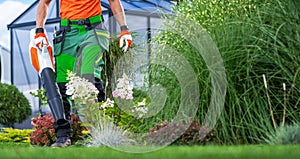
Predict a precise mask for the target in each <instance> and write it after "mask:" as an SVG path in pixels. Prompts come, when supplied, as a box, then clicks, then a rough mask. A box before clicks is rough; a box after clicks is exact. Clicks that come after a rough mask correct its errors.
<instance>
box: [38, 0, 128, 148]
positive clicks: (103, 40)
mask: <svg viewBox="0 0 300 159" xmlns="http://www.w3.org/2000/svg"><path fill="white" fill-rule="evenodd" d="M108 1H109V4H110V7H111V10H112V12H113V14H114V17H115V18H116V20H117V22H118V23H119V25H120V29H121V33H120V37H119V46H120V47H121V48H122V49H123V51H126V50H127V49H128V48H129V47H130V46H131V42H132V37H131V35H130V32H129V31H128V27H127V24H126V21H125V14H124V9H123V6H122V4H121V2H120V0H108ZM50 2H51V0H40V2H39V5H38V8H37V13H36V14H37V16H36V29H35V36H34V43H35V45H36V47H37V48H38V49H42V47H43V46H45V45H48V44H49V43H48V39H47V36H46V34H45V29H44V25H45V19H46V17H47V13H48V7H49V4H50ZM60 17H61V22H60V29H59V30H58V31H56V33H55V34H54V39H53V44H54V57H55V70H56V82H57V85H58V87H59V92H60V94H61V97H62V102H61V103H63V104H59V103H58V104H53V103H52V104H50V103H49V101H48V103H49V106H50V108H51V110H52V113H53V114H55V115H54V118H55V117H56V118H58V119H55V123H54V128H55V132H56V137H57V141H56V143H54V144H53V145H51V146H52V147H66V146H69V145H71V140H70V137H71V134H72V129H71V125H70V122H69V121H70V111H71V106H70V103H69V101H68V97H67V95H66V83H67V82H68V80H67V70H73V71H74V72H75V73H77V74H79V75H81V76H82V77H83V78H86V79H88V80H89V81H90V82H93V83H94V84H95V86H96V87H97V88H98V90H99V92H100V93H99V94H98V100H99V101H103V100H104V98H105V94H104V91H103V90H104V88H103V84H102V81H101V76H100V75H101V70H102V67H103V65H104V62H103V59H102V54H103V51H104V50H108V47H109V33H108V32H107V31H106V30H105V28H104V25H103V16H102V8H101V4H100V0H61V1H60ZM46 91H47V90H46ZM62 105H63V106H62ZM61 107H63V108H61Z"/></svg>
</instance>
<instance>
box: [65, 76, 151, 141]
mask: <svg viewBox="0 0 300 159" xmlns="http://www.w3.org/2000/svg"><path fill="white" fill-rule="evenodd" d="M68 80H69V82H68V83H67V85H66V86H67V92H66V93H67V94H68V95H70V96H71V97H72V99H73V100H74V103H75V105H76V107H77V108H78V112H79V115H80V117H81V120H83V122H84V124H85V125H86V126H87V127H88V129H89V131H90V134H91V136H92V140H89V141H88V142H87V143H88V145H89V146H99V145H102V144H104V145H107V146H120V145H123V146H124V145H128V143H132V141H131V140H130V139H129V138H128V137H127V136H126V130H124V129H123V128H126V126H124V124H128V123H129V120H134V119H141V118H143V116H144V115H145V114H147V112H148V108H147V100H146V98H143V100H142V101H137V102H133V99H134V97H133V87H132V86H131V85H130V82H129V78H128V76H127V75H126V74H123V76H122V77H121V78H119V79H118V80H117V81H118V83H117V87H116V88H115V90H114V91H113V94H112V95H113V97H114V100H112V99H110V98H107V99H106V100H105V102H97V94H98V90H97V88H96V87H95V86H94V85H93V84H92V83H90V82H89V81H87V80H86V79H83V78H81V77H79V76H76V75H75V74H74V73H72V72H71V71H68ZM115 100H118V101H119V102H120V101H127V102H126V103H128V104H131V105H129V106H128V108H130V111H129V113H130V114H122V117H123V118H119V119H121V120H122V119H125V120H124V121H120V120H119V121H118V122H116V117H114V116H113V115H114V114H115V112H117V111H122V110H121V109H120V108H119V107H118V106H117V104H118V103H116V102H115ZM128 101H129V102H128ZM122 113H124V111H122ZM127 113H128V112H127ZM119 115H120V113H119ZM124 116H126V117H125V118H124ZM121 123H122V124H121ZM129 127H130V126H129ZM129 127H127V128H129Z"/></svg>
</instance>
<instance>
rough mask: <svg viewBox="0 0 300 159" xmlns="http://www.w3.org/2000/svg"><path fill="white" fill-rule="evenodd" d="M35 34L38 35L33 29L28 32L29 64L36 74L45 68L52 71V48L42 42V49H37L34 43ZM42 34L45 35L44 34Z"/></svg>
mask: <svg viewBox="0 0 300 159" xmlns="http://www.w3.org/2000/svg"><path fill="white" fill-rule="evenodd" d="M37 34H40V33H36V30H35V29H32V30H31V31H30V43H29V57H30V61H31V64H32V65H33V67H34V68H35V70H36V71H37V72H38V73H41V71H42V70H43V69H44V68H47V67H49V68H52V69H53V70H54V61H53V56H52V47H51V45H49V44H48V45H45V44H44V42H43V47H41V49H39V48H38V46H37V45H36V43H35V42H36V36H37ZM43 34H44V35H46V34H45V33H43ZM45 37H46V36H45ZM46 40H47V38H46Z"/></svg>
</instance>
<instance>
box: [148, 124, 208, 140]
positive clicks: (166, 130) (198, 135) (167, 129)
mask: <svg viewBox="0 0 300 159" xmlns="http://www.w3.org/2000/svg"><path fill="white" fill-rule="evenodd" d="M189 124H190V125H189ZM189 124H188V123H186V122H184V121H180V122H172V123H168V122H163V123H162V124H157V125H156V126H155V127H154V128H151V129H150V131H149V133H148V137H149V139H150V142H152V143H153V144H156V145H161V144H165V142H170V141H172V143H170V144H174V145H200V144H205V143H207V142H208V141H210V140H212V139H213V137H214V135H213V133H212V130H211V129H210V128H208V127H205V126H202V127H200V123H199V121H198V120H190V121H189ZM188 125H189V126H188ZM182 132H184V133H183V134H182Z"/></svg>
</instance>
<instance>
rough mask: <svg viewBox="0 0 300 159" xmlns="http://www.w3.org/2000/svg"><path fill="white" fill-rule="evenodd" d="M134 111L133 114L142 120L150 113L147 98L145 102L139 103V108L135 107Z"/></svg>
mask: <svg viewBox="0 0 300 159" xmlns="http://www.w3.org/2000/svg"><path fill="white" fill-rule="evenodd" d="M133 108H134V109H132V110H131V112H132V113H134V114H137V118H142V117H143V116H144V115H145V114H147V112H148V107H146V98H144V99H143V101H141V102H138V104H137V106H133Z"/></svg>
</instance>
